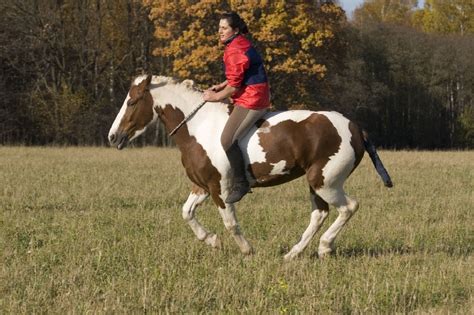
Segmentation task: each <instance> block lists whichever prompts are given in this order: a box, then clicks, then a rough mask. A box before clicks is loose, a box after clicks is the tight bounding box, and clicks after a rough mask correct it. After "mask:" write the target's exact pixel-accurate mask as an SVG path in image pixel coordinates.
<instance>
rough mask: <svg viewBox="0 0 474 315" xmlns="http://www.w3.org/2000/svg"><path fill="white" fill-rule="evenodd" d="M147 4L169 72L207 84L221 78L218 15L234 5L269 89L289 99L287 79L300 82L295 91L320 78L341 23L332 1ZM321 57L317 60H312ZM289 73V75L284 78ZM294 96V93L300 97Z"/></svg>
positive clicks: (158, 51)
mask: <svg viewBox="0 0 474 315" xmlns="http://www.w3.org/2000/svg"><path fill="white" fill-rule="evenodd" d="M144 3H145V4H146V5H148V6H150V7H151V14H150V18H151V19H152V20H153V21H154V24H155V27H156V29H155V38H156V41H157V47H160V48H157V49H155V50H154V54H155V55H157V56H166V57H168V58H171V60H172V69H170V73H171V74H172V75H173V76H178V77H181V78H192V79H194V80H195V81H197V82H198V83H201V84H205V85H210V84H215V83H216V82H218V81H221V80H222V79H223V73H222V60H221V58H222V53H223V46H222V45H221V44H220V43H219V41H218V34H217V31H218V23H219V15H220V14H221V13H223V12H226V11H230V10H234V11H236V12H238V13H239V14H240V16H241V17H242V18H243V19H244V20H245V21H246V22H247V24H248V27H249V31H250V33H251V35H250V39H251V40H252V41H253V42H254V44H255V46H256V47H257V50H258V51H259V52H260V53H261V54H262V58H263V59H264V61H265V66H266V69H267V72H268V75H269V79H270V83H271V85H272V94H273V95H275V96H277V97H282V98H283V99H284V100H285V102H288V103H291V102H292V100H291V99H292V96H291V95H292V94H291V93H293V94H294V90H292V89H291V87H290V85H289V84H288V82H289V81H293V80H301V81H302V82H305V83H304V84H303V85H302V87H301V90H302V92H301V93H303V94H308V95H311V93H313V92H312V90H314V88H312V84H314V79H320V78H323V77H324V76H325V74H326V72H327V66H326V65H325V64H324V62H323V60H325V61H326V60H328V59H330V58H331V57H332V56H333V54H332V52H330V51H329V48H328V47H330V46H331V45H332V44H333V43H334V42H335V41H337V40H338V38H337V32H338V31H339V30H340V29H341V28H342V26H343V25H344V23H345V15H344V11H343V10H342V9H341V8H340V7H339V6H337V5H332V4H323V5H321V6H317V5H316V4H315V2H314V1H307V0H306V1H305V0H295V1H291V4H290V1H284V0H277V1H268V0H249V1H238V0H228V1H219V0H193V1H191V0H189V1H185V0H181V1H179V0H175V1H159V0H155V1H154V0H144ZM318 60H321V61H318ZM291 75H293V77H290V76H291ZM300 96H301V95H296V96H295V98H296V97H297V98H300Z"/></svg>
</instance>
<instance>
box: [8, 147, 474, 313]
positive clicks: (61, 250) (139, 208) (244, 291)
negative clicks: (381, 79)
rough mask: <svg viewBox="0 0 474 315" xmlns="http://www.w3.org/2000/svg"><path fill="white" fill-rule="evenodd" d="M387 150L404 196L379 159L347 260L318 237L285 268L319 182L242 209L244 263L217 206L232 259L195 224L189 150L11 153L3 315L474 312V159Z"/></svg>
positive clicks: (209, 211) (266, 195) (278, 191)
mask: <svg viewBox="0 0 474 315" xmlns="http://www.w3.org/2000/svg"><path fill="white" fill-rule="evenodd" d="M381 156H382V159H383V161H384V163H385V164H386V166H387V168H388V170H389V171H390V173H391V175H392V178H393V180H394V183H395V185H396V186H395V188H393V189H391V190H389V189H386V188H384V187H383V185H382V182H381V181H380V179H379V178H378V177H377V175H376V173H375V170H374V169H373V167H372V166H371V165H370V162H369V161H368V158H367V157H366V158H364V161H363V163H362V165H361V166H360V167H359V169H358V170H357V171H356V172H355V173H354V174H353V176H352V177H351V178H350V180H349V181H348V183H347V185H346V188H347V191H348V193H349V194H350V195H351V196H354V197H356V198H357V199H358V200H359V201H360V203H361V207H360V210H359V212H358V213H357V214H356V215H355V216H354V218H353V219H352V220H351V221H350V222H349V225H348V226H347V229H345V230H344V231H343V232H342V233H341V235H340V236H339V238H338V239H337V241H336V243H337V251H336V254H335V255H334V256H333V257H331V258H329V259H327V260H323V261H321V260H319V259H318V258H317V255H316V248H317V240H314V241H313V242H312V243H311V245H310V247H309V248H308V249H307V250H306V252H304V253H303V254H302V256H301V257H300V258H298V259H296V260H294V261H291V262H288V263H285V262H283V260H282V257H283V253H285V252H286V251H287V250H288V249H289V248H290V247H291V246H292V245H294V243H296V242H297V241H298V239H299V237H300V235H301V233H302V232H303V230H304V229H305V228H306V226H307V224H308V222H309V210H310V209H309V200H308V189H307V187H306V184H305V181H304V179H301V180H297V181H294V182H292V183H290V184H286V185H284V186H279V187H274V188H268V189H256V190H255V192H254V193H253V194H251V195H249V196H248V197H246V198H245V200H244V201H243V202H241V204H240V205H239V210H238V214H239V218H240V223H241V226H242V229H243V232H244V233H245V235H246V236H247V238H248V239H249V241H251V242H252V244H253V246H254V248H255V249H256V253H255V254H254V255H253V256H251V257H248V258H245V257H243V256H242V255H241V254H240V252H239V250H238V248H237V246H236V245H235V244H234V243H233V240H232V239H231V238H230V236H229V235H228V233H226V232H225V229H224V227H223V224H222V222H221V220H220V217H219V215H218V212H217V210H216V207H215V206H214V205H213V204H212V203H211V202H210V201H207V202H206V203H205V204H204V205H203V206H202V208H201V209H200V211H198V216H199V218H200V220H201V222H202V223H203V224H204V225H206V226H207V227H208V228H209V229H211V230H213V231H216V232H217V233H218V234H219V235H220V237H221V239H222V241H223V245H224V247H223V249H221V250H213V249H211V248H209V247H206V246H205V245H204V244H203V243H201V242H199V241H197V240H196V239H195V238H194V235H193V233H192V232H191V230H190V229H189V227H188V226H187V225H186V224H185V223H184V222H183V221H182V219H181V206H182V203H183V202H184V201H185V199H186V197H187V194H188V190H189V188H190V185H189V181H188V180H187V178H186V177H185V175H184V170H183V169H182V167H181V165H180V162H179V154H178V151H176V150H171V149H156V148H145V149H128V150H125V151H123V152H118V151H116V150H114V149H106V148H23V147H14V148H10V147H3V148H0V183H1V184H0V185H1V186H0V187H1V189H0V198H1V199H0V209H1V212H0V251H1V271H0V313H85V312H93V313H106V312H120V313H125V312H126V313H130V312H134V313H136V312H153V313H156V312H171V313H176V312H178V313H188V312H192V313H200V312H202V313H219V312H224V313H235V312H248V313H262V312H263V313H267V312H270V313H278V312H281V313H286V312H288V313H296V312H301V313H320V314H321V313H352V312H354V313H395V312H399V313H408V312H410V313H411V312H414V313H418V312H420V313H449V312H451V313H469V312H472V311H473V270H474V268H473V267H474V266H473V256H472V249H473V244H474V233H473V224H472V222H473V221H472V217H471V215H472V208H473V204H474V202H473V187H474V179H473V178H474V152H381ZM335 215H336V214H335V211H332V214H331V215H330V217H329V220H328V221H327V222H326V223H325V224H324V226H323V229H326V228H327V227H328V226H329V222H330V221H333V220H334V218H335ZM320 235H321V232H320V233H318V235H317V237H319V236H320Z"/></svg>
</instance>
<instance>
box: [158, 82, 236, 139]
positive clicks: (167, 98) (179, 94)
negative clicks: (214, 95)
mask: <svg viewBox="0 0 474 315" xmlns="http://www.w3.org/2000/svg"><path fill="white" fill-rule="evenodd" d="M152 94H155V95H154V98H155V99H156V100H157V102H158V104H157V105H159V106H160V107H161V108H162V109H164V112H163V114H164V115H165V116H166V117H165V120H166V123H167V124H168V126H166V127H167V128H168V129H169V130H168V132H169V131H171V130H172V129H174V128H175V127H176V126H177V125H178V124H179V123H180V122H181V121H182V120H183V119H184V118H185V117H187V116H188V115H189V114H190V113H191V112H192V111H193V110H194V109H196V107H197V106H199V105H200V104H201V103H202V101H203V99H202V93H200V92H198V91H194V90H190V89H189V88H187V87H185V86H182V85H180V84H167V85H165V86H162V87H158V88H155V89H154V90H153V91H152ZM227 117H228V113H227V107H226V104H223V103H214V102H209V103H206V104H205V105H204V106H203V107H201V108H200V109H199V110H198V111H197V112H196V113H195V114H194V115H193V116H191V117H190V118H189V120H188V121H187V122H186V124H185V125H184V126H183V127H181V128H180V129H179V130H178V131H177V133H176V136H175V142H176V144H177V145H178V146H179V147H181V146H185V145H187V144H188V143H189V141H195V140H197V141H199V142H200V141H201V140H202V138H206V139H205V140H206V141H208V140H210V139H207V138H209V137H213V136H215V135H216V132H217V133H218V134H220V131H221V129H222V128H223V126H224V124H225V122H226V120H227ZM186 130H187V132H186ZM190 137H194V138H195V139H194V140H193V139H190ZM216 139H219V138H218V137H216ZM216 141H217V140H216Z"/></svg>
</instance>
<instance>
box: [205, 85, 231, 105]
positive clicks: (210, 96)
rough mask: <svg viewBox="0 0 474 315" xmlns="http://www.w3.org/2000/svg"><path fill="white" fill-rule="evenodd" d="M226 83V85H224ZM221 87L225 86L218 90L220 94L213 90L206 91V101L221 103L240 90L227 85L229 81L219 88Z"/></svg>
mask: <svg viewBox="0 0 474 315" xmlns="http://www.w3.org/2000/svg"><path fill="white" fill-rule="evenodd" d="M224 83H225V85H223V84H224ZM220 85H223V87H222V88H221V89H220V90H218V92H215V91H213V90H211V89H209V90H206V91H204V100H205V101H208V102H219V101H222V100H223V99H226V98H228V97H230V96H231V95H232V94H234V93H235V91H237V90H238V89H237V88H236V87H233V86H230V85H227V81H225V82H223V83H221V84H219V86H220Z"/></svg>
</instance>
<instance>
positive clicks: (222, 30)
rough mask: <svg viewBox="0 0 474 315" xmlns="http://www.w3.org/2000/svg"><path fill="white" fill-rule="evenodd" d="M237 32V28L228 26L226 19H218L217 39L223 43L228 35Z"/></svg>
mask: <svg viewBox="0 0 474 315" xmlns="http://www.w3.org/2000/svg"><path fill="white" fill-rule="evenodd" d="M235 33H237V29H232V27H230V25H229V22H228V21H227V19H222V20H220V21H219V39H220V41H221V42H222V43H224V42H225V41H226V40H227V39H228V38H229V37H231V36H232V35H234V34H235Z"/></svg>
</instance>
